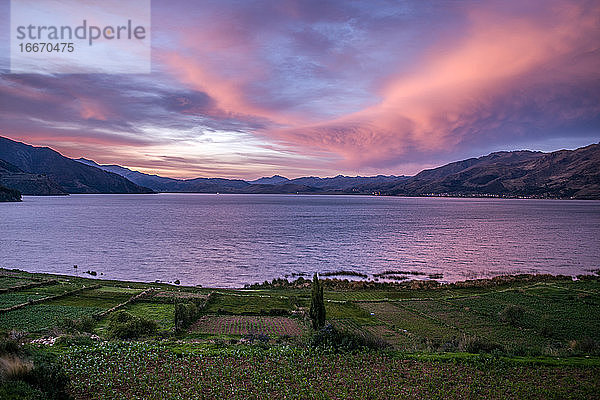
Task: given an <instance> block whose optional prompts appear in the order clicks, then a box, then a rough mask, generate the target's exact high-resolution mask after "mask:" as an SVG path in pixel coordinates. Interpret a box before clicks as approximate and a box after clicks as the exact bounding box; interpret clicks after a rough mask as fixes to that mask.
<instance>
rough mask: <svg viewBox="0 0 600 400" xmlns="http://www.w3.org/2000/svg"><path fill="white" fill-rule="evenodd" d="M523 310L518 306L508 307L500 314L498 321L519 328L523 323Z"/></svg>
mask: <svg viewBox="0 0 600 400" xmlns="http://www.w3.org/2000/svg"><path fill="white" fill-rule="evenodd" d="M524 316H525V309H524V308H523V307H521V306H518V305H513V304H511V305H508V306H506V307H505V308H504V310H502V311H501V312H500V321H502V322H507V323H509V324H510V325H512V326H520V325H521V324H522V323H523V317H524Z"/></svg>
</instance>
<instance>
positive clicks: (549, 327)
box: [540, 315, 554, 338]
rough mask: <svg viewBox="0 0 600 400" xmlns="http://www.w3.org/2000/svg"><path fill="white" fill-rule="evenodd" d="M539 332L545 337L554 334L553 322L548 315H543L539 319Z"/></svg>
mask: <svg viewBox="0 0 600 400" xmlns="http://www.w3.org/2000/svg"><path fill="white" fill-rule="evenodd" d="M540 334H541V335H542V336H543V337H547V338H549V337H552V335H553V334H554V324H553V323H552V320H551V318H550V316H549V315H544V316H543V317H542V318H541V319H540Z"/></svg>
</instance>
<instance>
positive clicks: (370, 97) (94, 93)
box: [0, 0, 600, 179]
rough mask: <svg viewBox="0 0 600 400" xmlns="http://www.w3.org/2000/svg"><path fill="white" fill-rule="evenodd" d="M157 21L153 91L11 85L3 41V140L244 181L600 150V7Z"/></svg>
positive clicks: (422, 4)
mask: <svg viewBox="0 0 600 400" xmlns="http://www.w3.org/2000/svg"><path fill="white" fill-rule="evenodd" d="M9 4H10V3H9V2H8V1H2V2H1V5H0V19H1V20H2V21H5V22H6V21H8V20H9V19H10V7H9ZM151 18H152V24H151V35H152V36H151V39H152V59H151V61H152V64H151V71H152V72H151V73H150V74H56V73H54V74H53V73H40V74H11V73H10V59H9V42H10V34H11V33H10V24H9V23H3V24H1V27H0V135H1V136H5V137H9V138H11V139H14V140H19V141H23V142H26V143H28V144H32V145H39V146H49V147H52V148H53V149H55V150H57V151H59V152H61V153H62V154H63V155H66V156H68V157H73V158H78V157H85V158H88V159H93V160H94V161H96V162H98V163H101V164H119V165H123V166H126V167H129V168H132V169H136V170H139V171H142V172H147V173H155V174H160V175H163V176H170V177H177V178H194V177H226V178H242V179H254V178H258V177H260V176H271V175H273V174H280V175H284V176H287V177H290V178H294V177H299V176H335V175H338V174H344V175H363V176H365V175H377V174H386V175H388V174H394V175H412V174H415V173H417V172H419V171H420V170H422V169H425V168H430V167H434V166H439V165H443V164H445V163H448V162H451V161H456V160H460V159H464V158H468V157H477V156H481V155H484V154H488V153H490V152H493V151H502V150H519V149H530V150H542V151H554V150H558V149H563V148H566V149H573V148H577V147H581V146H585V145H588V144H591V143H597V142H599V141H600V2H598V1H596V0H594V1H573V0H570V1H561V0H528V1H522V0H518V1H515V0H501V1H494V0H486V1H460V0H456V1H451V0H445V1H422V0H412V1H381V0H364V1H360V0H355V1H352V0H343V1H322V0H319V1H317V0H315V1H313V0H295V1H292V0H277V1H252V0H237V1H233V0H218V1H204V0H199V1H183V0H164V1H163V0H152V8H151Z"/></svg>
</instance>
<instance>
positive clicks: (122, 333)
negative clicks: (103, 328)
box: [108, 310, 157, 339]
mask: <svg viewBox="0 0 600 400" xmlns="http://www.w3.org/2000/svg"><path fill="white" fill-rule="evenodd" d="M156 330H157V324H156V321H153V320H149V319H145V318H140V317H136V316H134V315H131V314H130V313H128V312H127V311H123V310H120V311H117V312H115V313H114V314H113V315H112V316H111V317H110V319H109V321H108V335H109V336H110V337H112V338H117V339H135V338H138V337H140V336H146V335H152V334H154V333H156Z"/></svg>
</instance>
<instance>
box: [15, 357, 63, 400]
mask: <svg viewBox="0 0 600 400" xmlns="http://www.w3.org/2000/svg"><path fill="white" fill-rule="evenodd" d="M33 365H34V367H33V370H31V372H30V373H29V375H28V376H27V378H26V379H24V381H25V382H27V383H29V384H30V385H32V386H34V387H36V388H38V389H40V390H42V391H43V392H44V393H45V394H46V398H47V399H50V400H66V399H70V398H71V396H69V395H68V394H67V392H66V390H67V387H68V386H69V381H70V380H69V376H68V375H67V373H66V372H65V370H64V368H63V366H62V365H61V364H60V363H59V362H58V361H57V360H56V356H55V355H54V354H49V353H44V352H41V353H36V354H34V355H33Z"/></svg>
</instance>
